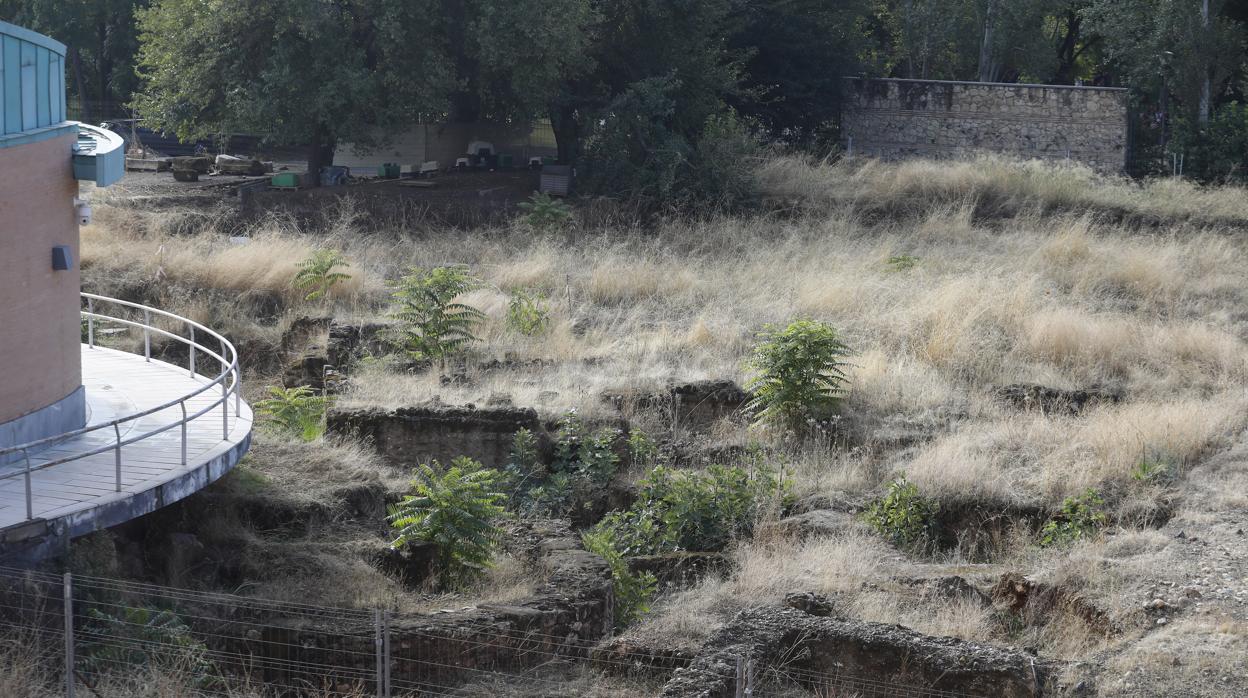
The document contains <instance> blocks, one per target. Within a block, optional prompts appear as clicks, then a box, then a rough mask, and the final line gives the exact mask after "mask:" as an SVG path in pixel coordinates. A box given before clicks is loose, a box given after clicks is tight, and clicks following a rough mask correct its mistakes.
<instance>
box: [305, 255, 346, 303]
mask: <svg viewBox="0 0 1248 698" xmlns="http://www.w3.org/2000/svg"><path fill="white" fill-rule="evenodd" d="M346 265H347V260H346V258H345V257H343V256H342V253H341V252H339V251H338V250H332V249H325V250H317V251H315V252H313V253H312V256H310V257H308V258H307V259H305V260H303V261H302V262H299V271H298V272H297V273H296V274H295V278H294V279H293V280H292V281H291V284H292V285H294V287H295V288H298V289H301V290H305V291H307V292H308V293H307V295H305V296H304V297H303V299H304V300H307V301H315V300H320V299H321V298H324V297H325V296H326V295H327V294H328V293H329V291H330V289H332V288H333V287H334V285H336V284H338V283H340V282H342V281H346V280H347V279H349V278H351V275H350V274H347V273H345V272H340V271H334V269H335V268H337V267H344V266H346Z"/></svg>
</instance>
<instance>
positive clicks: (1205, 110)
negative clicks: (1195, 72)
mask: <svg viewBox="0 0 1248 698" xmlns="http://www.w3.org/2000/svg"><path fill="white" fill-rule="evenodd" d="M1200 26H1201V29H1202V32H1201V33H1202V34H1203V36H1202V37H1201V43H1202V44H1204V45H1205V46H1208V42H1209V40H1210V39H1211V38H1212V37H1210V36H1209V0H1204V1H1203V2H1202V3H1201V5H1200ZM1202 53H1203V54H1205V61H1204V63H1205V64H1204V65H1203V66H1201V67H1202V68H1203V69H1204V70H1203V72H1204V79H1203V80H1202V81H1201V83H1200V113H1199V114H1197V116H1196V118H1197V119H1198V120H1199V121H1200V125H1201V126H1204V125H1206V124H1208V123H1209V112H1210V109H1211V106H1212V103H1213V80H1212V78H1211V76H1210V73H1211V72H1213V66H1211V65H1210V63H1211V62H1212V60H1211V59H1210V58H1209V57H1208V49H1207V48H1206V49H1205V50H1203V51H1202Z"/></svg>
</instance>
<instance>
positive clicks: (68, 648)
mask: <svg viewBox="0 0 1248 698" xmlns="http://www.w3.org/2000/svg"><path fill="white" fill-rule="evenodd" d="M61 580H62V581H61V588H62V589H63V590H64V599H63V601H64V603H63V604H62V605H63V606H65V695H66V696H68V697H69V698H74V588H73V581H72V578H71V577H70V576H69V573H68V572H66V573H65V576H64V577H62V578H61Z"/></svg>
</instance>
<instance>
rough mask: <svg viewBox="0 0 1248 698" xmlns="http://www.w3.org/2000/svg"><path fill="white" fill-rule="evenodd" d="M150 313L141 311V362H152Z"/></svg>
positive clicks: (145, 310) (144, 310)
mask: <svg viewBox="0 0 1248 698" xmlns="http://www.w3.org/2000/svg"><path fill="white" fill-rule="evenodd" d="M151 328H152V313H151V311H150V310H148V309H147V308H144V309H143V360H144V361H151V360H152V330H151Z"/></svg>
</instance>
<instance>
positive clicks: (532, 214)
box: [518, 192, 572, 230]
mask: <svg viewBox="0 0 1248 698" xmlns="http://www.w3.org/2000/svg"><path fill="white" fill-rule="evenodd" d="M518 205H519V208H520V210H521V211H524V222H526V223H528V224H529V225H531V226H533V227H534V228H537V229H539V230H546V229H551V228H559V227H562V226H564V225H567V224H568V222H569V221H571V220H572V208H571V207H570V206H568V204H567V203H566V202H564V201H563V200H561V199H556V198H554V197H552V196H551V195H550V194H544V193H539V192H534V193H533V195H532V196H530V197H529V200H528V201H522V202H520V204H518Z"/></svg>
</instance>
